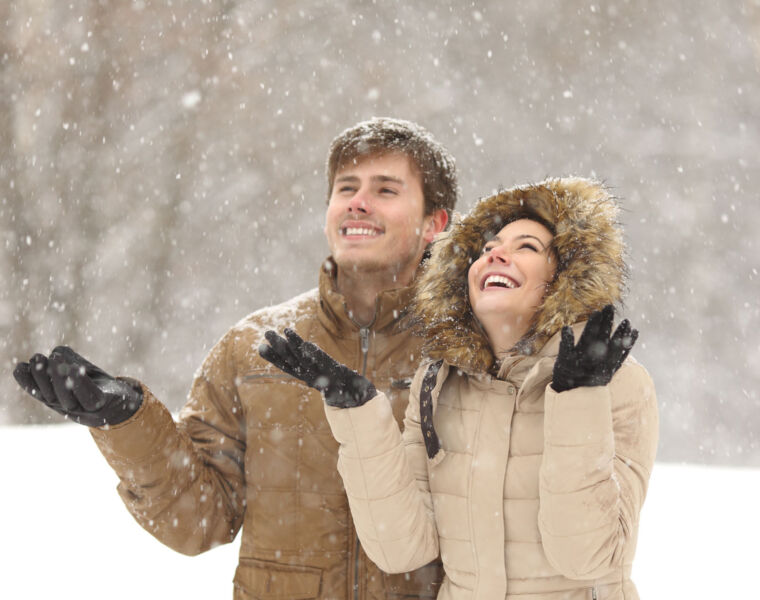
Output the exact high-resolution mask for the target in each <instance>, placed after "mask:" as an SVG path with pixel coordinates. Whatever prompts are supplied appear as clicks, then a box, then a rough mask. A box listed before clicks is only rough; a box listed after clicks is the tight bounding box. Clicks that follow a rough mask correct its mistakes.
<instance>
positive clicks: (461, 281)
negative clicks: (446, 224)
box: [412, 177, 627, 373]
mask: <svg viewBox="0 0 760 600" xmlns="http://www.w3.org/2000/svg"><path fill="white" fill-rule="evenodd" d="M617 217H618V206H617V203H616V201H615V199H614V198H613V197H612V196H611V195H610V194H609V193H608V191H607V190H606V189H605V187H604V186H603V185H602V184H601V183H599V182H597V181H592V180H589V179H583V178H580V177H566V178H552V179H547V180H545V181H542V182H540V183H537V184H531V185H525V186H519V187H515V188H512V189H509V190H505V191H502V192H500V193H498V194H496V195H494V196H490V197H488V198H483V199H481V200H480V201H479V202H478V203H477V204H476V205H475V207H474V208H473V209H472V210H471V211H470V212H469V214H467V215H466V216H465V217H464V218H462V219H459V220H457V221H455V223H454V224H453V225H452V226H451V228H450V230H449V231H448V232H446V233H444V234H442V235H441V236H440V237H439V238H437V239H436V241H435V242H434V244H433V248H432V255H431V257H430V259H429V260H428V261H426V265H425V269H424V271H423V273H422V274H421V275H420V276H419V277H418V279H417V283H416V291H415V299H414V301H413V303H412V314H413V318H414V321H415V324H416V327H417V329H418V331H419V332H420V333H421V334H422V336H423V337H424V338H425V342H424V353H425V354H426V355H427V356H428V357H430V358H432V359H435V360H437V359H441V358H442V359H444V360H446V361H447V362H449V363H450V364H452V365H455V366H457V367H460V368H462V369H464V370H465V371H469V372H474V373H478V372H488V371H490V370H491V369H492V367H493V366H494V364H495V363H496V357H495V356H494V354H493V351H492V350H491V346H490V343H489V341H488V338H487V336H486V334H485V332H484V331H483V329H482V328H481V327H480V325H479V323H478V322H477V319H476V318H475V315H474V314H473V312H472V308H471V307H470V301H469V296H468V288H467V272H468V270H469V268H470V265H471V264H472V263H473V261H475V260H476V259H477V258H478V257H479V256H480V254H481V252H482V250H483V246H484V244H485V243H486V242H487V241H488V240H489V239H490V237H492V236H493V235H494V234H496V233H498V232H499V231H500V230H501V229H502V228H503V227H504V226H505V225H507V224H509V223H511V222H512V221H516V220H517V219H521V218H528V219H533V220H537V221H539V222H541V223H542V224H543V225H545V226H547V227H548V228H549V229H550V230H551V231H552V233H553V234H554V239H553V240H552V245H551V246H552V249H553V251H554V253H555V256H556V258H557V273H556V275H555V277H554V279H553V281H552V282H551V283H550V284H549V287H548V289H547V293H546V297H545V298H544V301H543V303H542V304H541V306H540V307H539V308H538V310H537V312H536V315H535V318H534V321H533V323H532V326H531V329H530V331H529V332H528V333H527V334H526V336H525V337H524V338H523V339H522V340H521V341H520V342H519V343H518V344H517V346H516V347H515V351H516V352H517V353H520V354H533V353H535V352H537V351H538V350H540V348H541V347H542V346H543V345H544V344H545V343H546V342H547V340H548V339H549V338H550V337H551V336H552V335H554V334H555V333H557V332H558V331H559V330H560V329H561V328H562V327H563V326H564V325H573V324H575V323H578V322H580V321H584V320H586V319H587V318H588V317H589V315H590V314H591V313H592V312H593V311H595V310H599V309H601V308H602V307H603V306H605V305H606V304H616V303H618V302H619V301H620V300H621V299H622V297H623V292H624V289H625V283H626V275H627V269H626V266H625V262H624V254H625V248H624V243H623V238H622V231H621V229H620V227H619V224H618V221H617Z"/></svg>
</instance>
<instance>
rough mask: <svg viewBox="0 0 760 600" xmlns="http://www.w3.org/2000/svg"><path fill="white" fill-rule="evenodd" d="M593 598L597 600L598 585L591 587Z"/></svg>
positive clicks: (592, 599)
mask: <svg viewBox="0 0 760 600" xmlns="http://www.w3.org/2000/svg"><path fill="white" fill-rule="evenodd" d="M591 600H597V597H596V586H594V587H592V588H591Z"/></svg>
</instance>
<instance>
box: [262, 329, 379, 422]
mask: <svg viewBox="0 0 760 600" xmlns="http://www.w3.org/2000/svg"><path fill="white" fill-rule="evenodd" d="M264 337H266V339H267V341H268V342H269V345H267V344H261V346H259V354H260V355H261V357H262V358H264V359H266V360H268V361H269V362H270V363H272V364H273V365H274V366H275V367H277V368H278V369H282V370H283V371H285V372H286V373H287V374H288V375H292V376H293V377H295V378H296V379H300V380H301V381H303V382H304V383H305V384H306V385H308V386H310V387H313V388H314V389H316V390H319V391H320V392H322V395H323V396H324V397H325V402H327V404H329V405H330V406H337V407H338V408H352V407H355V406H362V405H363V404H364V403H365V402H367V401H368V400H371V399H372V398H373V397H374V396H375V395H377V390H376V389H375V386H374V385H372V382H371V381H370V380H369V379H367V378H366V377H363V376H361V375H359V373H357V372H356V371H353V370H351V369H349V368H348V367H347V366H345V365H342V364H340V363H339V362H337V361H336V360H335V359H333V358H332V357H331V356H330V355H329V354H327V353H326V352H324V351H323V350H322V349H321V348H319V347H318V346H316V345H315V344H313V343H311V342H305V341H304V340H303V339H302V338H301V337H300V336H299V335H298V334H297V333H296V332H295V331H293V330H292V329H285V337H284V338H283V337H282V336H279V335H277V333H275V332H274V331H267V332H266V333H265V334H264Z"/></svg>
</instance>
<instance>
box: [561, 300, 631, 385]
mask: <svg viewBox="0 0 760 600" xmlns="http://www.w3.org/2000/svg"><path fill="white" fill-rule="evenodd" d="M614 315H615V309H614V308H613V307H612V305H611V304H608V305H607V306H605V307H604V308H603V309H602V310H598V311H596V312H594V313H592V314H591V316H590V317H589V320H588V323H586V327H584V328H583V333H581V338H580V340H578V345H577V346H576V345H575V338H574V336H573V330H572V329H571V328H570V327H563V328H562V341H561V342H560V344H559V354H558V355H557V360H556V361H555V363H554V373H553V375H552V384H551V385H552V388H553V389H554V390H555V391H557V392H564V391H567V390H572V389H574V388H577V387H583V386H595V385H607V384H608V383H609V382H610V380H611V379H612V376H613V375H614V374H615V372H616V371H617V370H618V369H619V368H620V365H622V364H623V361H624V360H625V359H626V357H627V356H628V353H629V352H630V351H631V348H633V344H634V343H635V342H636V338H637V337H638V336H639V332H638V331H636V330H635V329H633V330H632V329H631V324H630V323H629V322H628V319H624V320H623V321H622V322H621V323H620V325H618V327H617V329H615V333H613V334H612V337H610V331H611V330H612V319H613V317H614Z"/></svg>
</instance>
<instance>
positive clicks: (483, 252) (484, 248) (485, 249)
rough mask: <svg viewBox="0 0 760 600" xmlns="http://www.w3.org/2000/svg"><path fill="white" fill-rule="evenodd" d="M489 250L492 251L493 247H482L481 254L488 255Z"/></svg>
mask: <svg viewBox="0 0 760 600" xmlns="http://www.w3.org/2000/svg"><path fill="white" fill-rule="evenodd" d="M491 250H493V246H483V251H482V252H481V254H488V253H489V252H490V251H491Z"/></svg>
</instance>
